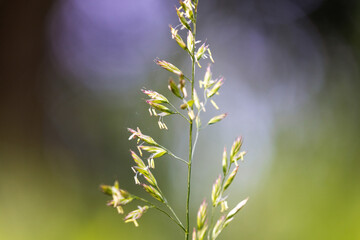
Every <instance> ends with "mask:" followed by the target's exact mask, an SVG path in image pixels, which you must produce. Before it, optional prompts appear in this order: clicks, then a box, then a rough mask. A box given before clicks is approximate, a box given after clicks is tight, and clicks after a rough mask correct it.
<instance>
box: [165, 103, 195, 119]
mask: <svg viewBox="0 0 360 240" xmlns="http://www.w3.org/2000/svg"><path fill="white" fill-rule="evenodd" d="M169 105H170V106H171V107H172V108H173V109H174V110H175V113H176V114H179V115H180V116H181V117H183V118H184V119H185V120H186V121H187V122H188V123H190V120H189V119H188V118H187V117H185V115H184V114H182V113H181V112H179V110H177V108H176V107H175V106H174V105H173V104H172V103H170V102H169Z"/></svg>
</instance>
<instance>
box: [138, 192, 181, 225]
mask: <svg viewBox="0 0 360 240" xmlns="http://www.w3.org/2000/svg"><path fill="white" fill-rule="evenodd" d="M133 197H134V198H135V199H137V200H140V201H143V202H145V203H146V204H149V205H150V207H152V208H155V209H156V210H159V211H160V212H162V213H164V214H165V215H166V216H167V217H169V218H170V219H171V220H172V221H174V222H175V223H176V224H177V225H178V226H179V227H180V228H181V229H182V230H183V231H184V232H185V228H184V226H183V225H182V223H181V222H178V221H177V220H175V219H174V218H173V217H172V216H171V215H170V214H168V213H167V212H166V211H164V210H162V209H161V208H159V207H158V206H156V205H154V204H153V203H151V202H149V201H148V200H146V199H144V198H141V197H138V196H133Z"/></svg>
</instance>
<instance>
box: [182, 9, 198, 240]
mask: <svg viewBox="0 0 360 240" xmlns="http://www.w3.org/2000/svg"><path fill="white" fill-rule="evenodd" d="M194 14H195V16H194V22H193V31H192V34H193V36H194V42H193V45H194V48H193V52H192V56H191V59H192V73H191V100H194V83H195V39H196V38H195V36H196V15H197V14H196V11H195V13H194ZM193 109H194V107H193V106H191V110H193ZM192 135H193V121H192V120H191V121H190V127H189V161H188V179H187V197H186V231H185V240H189V233H190V192H191V165H192V156H193V151H192V147H193V142H192Z"/></svg>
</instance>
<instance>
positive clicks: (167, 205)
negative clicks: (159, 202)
mask: <svg viewBox="0 0 360 240" xmlns="http://www.w3.org/2000/svg"><path fill="white" fill-rule="evenodd" d="M156 188H157V190H158V191H159V192H160V194H161V195H162V196H163V198H164V204H165V205H166V207H167V208H168V209H169V210H170V211H171V212H172V214H173V215H174V217H175V218H176V220H177V221H178V222H179V223H180V225H181V226H182V227H184V225H183V224H182V222H181V221H180V219H179V217H178V216H177V215H176V213H175V211H174V210H173V209H172V207H171V206H170V204H169V202H168V201H167V199H166V198H165V195H164V194H163V192H162V191H161V189H160V187H159V186H156Z"/></svg>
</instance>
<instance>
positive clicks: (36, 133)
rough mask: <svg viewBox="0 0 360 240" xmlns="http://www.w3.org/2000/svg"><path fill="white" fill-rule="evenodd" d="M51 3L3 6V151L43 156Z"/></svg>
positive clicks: (0, 31) (0, 72)
mask: <svg viewBox="0 0 360 240" xmlns="http://www.w3.org/2000/svg"><path fill="white" fill-rule="evenodd" d="M52 3H53V1H49V0H40V1H35V2H29V1H21V0H16V1H2V2H1V3H0V36H1V39H0V52H1V54H0V79H1V87H0V99H1V100H0V104H1V118H0V129H1V145H2V147H1V148H7V147H11V148H16V149H17V151H22V150H24V151H28V150H32V149H33V150H34V149H37V150H35V151H38V154H39V153H40V148H41V147H40V145H41V142H42V137H43V117H44V107H43V104H44V102H43V101H44V100H43V81H42V80H43V79H42V76H41V71H42V69H41V67H42V63H43V59H44V55H45V49H46V43H45V26H46V17H47V14H48V12H49V9H50V8H51V5H52ZM2 150H4V149H2ZM4 160H5V159H2V161H4ZM5 161H6V160H5Z"/></svg>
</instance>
